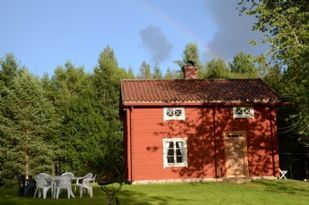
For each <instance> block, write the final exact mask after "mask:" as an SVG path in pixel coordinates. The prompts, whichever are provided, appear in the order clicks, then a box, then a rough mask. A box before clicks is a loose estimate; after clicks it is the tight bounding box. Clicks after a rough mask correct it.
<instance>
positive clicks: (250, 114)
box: [233, 107, 254, 119]
mask: <svg viewBox="0 0 309 205" xmlns="http://www.w3.org/2000/svg"><path fill="white" fill-rule="evenodd" d="M233 118H234V119H235V118H254V109H253V108H252V107H233Z"/></svg>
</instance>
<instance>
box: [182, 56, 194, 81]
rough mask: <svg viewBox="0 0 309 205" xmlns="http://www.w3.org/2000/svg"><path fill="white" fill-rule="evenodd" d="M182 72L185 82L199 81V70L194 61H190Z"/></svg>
mask: <svg viewBox="0 0 309 205" xmlns="http://www.w3.org/2000/svg"><path fill="white" fill-rule="evenodd" d="M182 72H183V77H184V79H185V80H188V79H197V68H196V67H195V65H194V63H193V62H192V61H189V62H188V63H187V65H185V66H184V67H182Z"/></svg>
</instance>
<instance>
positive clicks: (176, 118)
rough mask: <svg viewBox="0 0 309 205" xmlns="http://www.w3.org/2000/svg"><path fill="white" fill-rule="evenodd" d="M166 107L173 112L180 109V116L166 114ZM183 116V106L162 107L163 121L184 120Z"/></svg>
mask: <svg viewBox="0 0 309 205" xmlns="http://www.w3.org/2000/svg"><path fill="white" fill-rule="evenodd" d="M168 109H172V110H173V112H174V113H175V110H181V116H175V115H173V116H168V115H167V114H166V112H167V110H168ZM185 116H186V114H185V108H183V107H165V108H163V120H164V121H167V120H185Z"/></svg>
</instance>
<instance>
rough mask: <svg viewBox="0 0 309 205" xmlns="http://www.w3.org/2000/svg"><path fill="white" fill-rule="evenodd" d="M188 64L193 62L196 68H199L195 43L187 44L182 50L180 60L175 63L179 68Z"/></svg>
mask: <svg viewBox="0 0 309 205" xmlns="http://www.w3.org/2000/svg"><path fill="white" fill-rule="evenodd" d="M189 62H193V63H194V65H195V66H196V67H197V68H201V63H200V57H199V51H198V46H197V44H195V43H188V44H187V45H186V47H185V48H184V51H183V54H182V60H178V61H175V63H176V64H177V65H178V66H179V67H180V68H182V67H184V66H185V65H187V64H188V63H189Z"/></svg>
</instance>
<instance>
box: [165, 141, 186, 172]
mask: <svg viewBox="0 0 309 205" xmlns="http://www.w3.org/2000/svg"><path fill="white" fill-rule="evenodd" d="M163 162H164V167H185V166H187V139H183V138H165V139H163Z"/></svg>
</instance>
